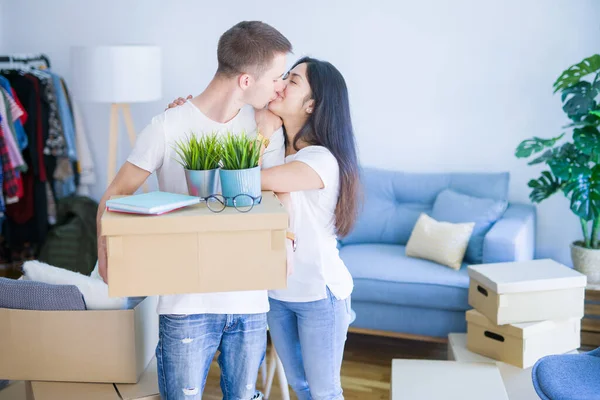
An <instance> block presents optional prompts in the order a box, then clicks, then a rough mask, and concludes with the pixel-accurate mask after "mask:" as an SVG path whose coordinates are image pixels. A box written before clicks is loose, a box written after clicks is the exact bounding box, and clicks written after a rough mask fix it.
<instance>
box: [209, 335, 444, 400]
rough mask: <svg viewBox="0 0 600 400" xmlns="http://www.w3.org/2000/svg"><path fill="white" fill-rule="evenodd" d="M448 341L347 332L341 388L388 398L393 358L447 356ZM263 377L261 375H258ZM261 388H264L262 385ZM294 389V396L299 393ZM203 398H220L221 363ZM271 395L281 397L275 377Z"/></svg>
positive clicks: (349, 393)
mask: <svg viewBox="0 0 600 400" xmlns="http://www.w3.org/2000/svg"><path fill="white" fill-rule="evenodd" d="M446 346H447V345H446V344H441V343H426V342H420V341H415V340H404V339H392V338H384V337H376V336H367V335H359V334H348V341H347V342H346V351H345V352H344V362H343V364H342V388H343V389H344V397H345V398H346V399H348V400H358V399H361V400H388V399H389V398H390V377H391V372H392V359H394V358H410V359H429V360H446V359H447V347H446ZM259 381H260V379H259ZM258 389H259V390H260V389H262V388H261V387H260V385H259V387H258ZM290 393H291V398H292V399H296V396H294V394H293V393H292V391H291V389H290ZM202 398H203V399H208V400H221V399H222V398H223V395H222V393H221V388H220V386H219V366H218V365H217V363H216V362H213V363H212V365H211V369H210V372H209V375H208V381H207V383H206V388H205V390H204V396H203V397H202ZM270 399H273V400H279V399H281V388H280V387H279V386H278V384H277V379H275V383H274V387H273V389H272V392H271V396H270Z"/></svg>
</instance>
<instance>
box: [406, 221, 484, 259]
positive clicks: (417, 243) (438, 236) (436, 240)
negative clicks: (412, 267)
mask: <svg viewBox="0 0 600 400" xmlns="http://www.w3.org/2000/svg"><path fill="white" fill-rule="evenodd" d="M474 226H475V223H474V222H467V223H463V224H452V223H450V222H440V221H436V220H435V219H433V218H431V217H430V216H429V215H427V214H421V216H420V217H419V220H418V221H417V224H416V225H415V228H414V229H413V232H412V235H410V239H408V243H407V244H406V249H405V252H406V255H407V256H408V257H416V258H422V259H424V260H429V261H434V262H436V263H438V264H442V265H445V266H448V267H450V268H452V269H460V267H461V266H462V262H463V258H464V257H465V251H466V250H467V246H468V245H469V239H470V238H471V234H472V233H473V227H474Z"/></svg>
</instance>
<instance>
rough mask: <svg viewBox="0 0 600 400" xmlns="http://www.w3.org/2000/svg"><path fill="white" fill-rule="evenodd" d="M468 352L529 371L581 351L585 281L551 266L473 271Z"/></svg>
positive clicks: (547, 262)
mask: <svg viewBox="0 0 600 400" xmlns="http://www.w3.org/2000/svg"><path fill="white" fill-rule="evenodd" d="M469 276H470V285H469V304H470V305H471V306H472V307H474V308H475V309H474V310H469V311H467V348H468V349H469V350H471V351H473V352H475V353H478V354H481V355H484V356H487V357H490V358H493V359H495V360H498V361H503V362H505V363H508V364H512V365H515V366H517V367H520V368H528V367H530V366H532V365H533V364H535V362H536V361H537V360H538V359H540V358H542V357H544V356H547V355H551V354H562V353H567V352H570V351H573V350H576V349H577V348H579V346H580V340H581V336H580V331H581V319H582V318H583V313H584V293H585V286H586V277H585V275H582V274H580V273H579V272H577V271H574V270H572V269H571V268H568V267H566V266H564V265H561V264H559V263H557V262H555V261H552V260H534V261H524V262H513V263H499V264H482V265H475V266H470V267H469Z"/></svg>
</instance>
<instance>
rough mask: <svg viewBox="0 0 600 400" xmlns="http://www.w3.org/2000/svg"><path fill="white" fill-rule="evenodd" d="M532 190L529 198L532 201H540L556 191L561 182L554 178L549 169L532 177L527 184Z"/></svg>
mask: <svg viewBox="0 0 600 400" xmlns="http://www.w3.org/2000/svg"><path fill="white" fill-rule="evenodd" d="M527 186H529V187H530V188H531V189H532V190H531V193H530V194H529V198H530V199H531V201H532V202H534V203H540V202H541V201H543V200H546V199H547V198H548V197H550V196H552V195H553V194H554V193H556V192H558V191H559V190H560V188H561V186H562V182H561V181H560V180H559V179H558V178H555V177H554V176H553V175H552V173H551V172H550V171H543V172H542V176H541V177H539V178H538V179H532V180H530V181H529V183H528V184H527Z"/></svg>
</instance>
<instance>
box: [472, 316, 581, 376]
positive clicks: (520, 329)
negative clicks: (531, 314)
mask: <svg viewBox="0 0 600 400" xmlns="http://www.w3.org/2000/svg"><path fill="white" fill-rule="evenodd" d="M580 341H581V320H580V319H578V318H570V319H566V320H557V321H542V322H530V323H523V324H509V325H502V326H499V325H495V324H494V323H492V322H491V321H490V320H489V319H487V318H486V317H485V316H484V315H483V314H481V313H479V312H477V311H476V310H469V311H467V349H469V350H470V351H472V352H475V353H478V354H481V355H483V356H487V357H491V358H493V359H495V360H498V361H503V362H505V363H508V364H512V365H514V366H517V367H519V368H529V367H531V366H532V365H533V364H535V362H536V361H537V360H539V359H540V358H542V357H544V356H548V355H552V354H563V353H567V352H569V351H573V350H576V349H578V348H579V346H580Z"/></svg>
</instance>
